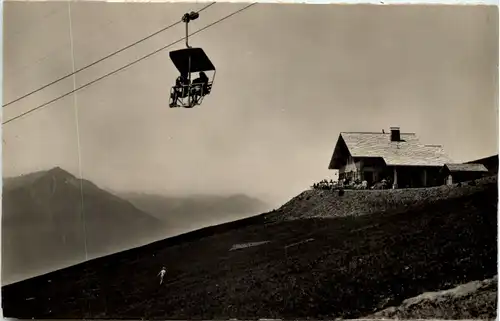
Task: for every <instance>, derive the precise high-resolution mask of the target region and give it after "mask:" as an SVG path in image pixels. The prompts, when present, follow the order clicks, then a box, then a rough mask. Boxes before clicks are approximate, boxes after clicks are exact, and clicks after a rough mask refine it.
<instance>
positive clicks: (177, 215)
mask: <svg viewBox="0 0 500 321" xmlns="http://www.w3.org/2000/svg"><path fill="white" fill-rule="evenodd" d="M118 195H119V196H120V197H122V198H123V199H126V200H128V201H130V202H131V203H132V204H134V205H135V206H136V207H137V208H139V209H141V210H142V211H144V212H146V213H149V214H151V215H153V216H155V217H156V218H159V219H161V220H163V221H165V222H166V224H168V226H169V230H170V231H171V233H172V234H175V232H185V231H188V230H193V229H198V228H202V227H205V226H209V225H215V224H220V223H224V222H228V221H234V220H237V219H241V218H244V217H248V216H251V215H256V214H259V213H262V212H265V211H267V210H269V209H270V206H269V205H268V204H267V203H265V202H263V201H261V200H260V199H258V198H254V197H250V196H248V195H245V194H233V195H187V196H163V195H154V194H145V193H119V194H118Z"/></svg>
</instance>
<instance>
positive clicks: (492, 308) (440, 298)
mask: <svg viewBox="0 0 500 321" xmlns="http://www.w3.org/2000/svg"><path fill="white" fill-rule="evenodd" d="M497 287H498V277H497V276H495V277H494V278H491V279H486V280H483V281H472V282H469V283H466V284H461V285H459V286H457V287H455V288H452V289H448V290H443V291H437V292H427V293H423V294H421V295H419V296H416V297H413V298H410V299H407V300H405V301H403V304H401V305H400V306H397V307H390V308H387V309H384V310H382V311H379V312H377V313H375V314H372V315H369V316H367V318H369V319H394V318H397V319H429V318H436V319H444V320H457V319H492V320H493V316H495V314H496V306H497V300H498V291H497Z"/></svg>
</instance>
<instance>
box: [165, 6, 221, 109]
mask: <svg viewBox="0 0 500 321" xmlns="http://www.w3.org/2000/svg"><path fill="white" fill-rule="evenodd" d="M199 16H200V14H199V13H198V12H194V11H192V12H190V13H186V14H184V15H183V16H182V21H183V22H184V23H185V24H186V48H185V49H179V50H175V51H171V52H170V54H169V55H170V59H171V60H172V62H173V64H174V65H175V67H176V68H177V70H178V71H179V73H180V75H179V76H178V77H177V79H176V81H175V85H174V86H173V87H172V88H171V90H170V104H169V106H170V108H175V107H184V108H193V107H195V106H198V105H200V104H201V103H202V101H203V98H204V97H205V96H207V95H209V94H210V93H211V91H212V86H213V82H214V79H215V73H216V70H215V66H214V65H213V64H212V62H211V61H210V59H209V58H208V56H207V55H206V54H205V52H204V51H203V49H202V48H193V47H191V46H190V45H189V22H191V21H192V20H196V19H198V17H199ZM207 72H213V75H212V77H211V79H210V78H209V77H208V76H207V74H206V73H207ZM193 73H199V77H198V78H196V79H194V80H193V81H192V82H191V78H192V74H193Z"/></svg>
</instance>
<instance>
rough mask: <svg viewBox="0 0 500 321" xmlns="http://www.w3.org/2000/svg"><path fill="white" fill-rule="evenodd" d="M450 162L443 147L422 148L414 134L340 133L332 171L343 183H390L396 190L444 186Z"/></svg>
mask: <svg viewBox="0 0 500 321" xmlns="http://www.w3.org/2000/svg"><path fill="white" fill-rule="evenodd" d="M450 162H451V161H450V159H449V158H448V156H447V155H446V154H445V152H444V150H443V148H442V146H441V145H424V144H421V143H420V141H419V139H418V137H417V136H416V135H415V134H414V133H401V132H400V129H399V127H391V132H390V133H384V132H383V131H382V132H381V133H380V132H379V133H375V132H341V133H340V135H339V138H338V140H337V143H336V145H335V150H334V152H333V155H332V158H331V161H330V165H329V167H328V168H329V169H337V170H338V171H339V180H340V179H352V180H357V179H359V180H360V181H363V180H366V181H367V182H368V184H369V185H373V184H374V183H377V182H380V181H381V180H382V179H386V180H389V181H390V182H391V183H392V185H393V188H398V187H399V188H405V187H425V186H437V185H442V183H443V181H442V176H440V170H441V169H442V167H443V166H444V164H446V163H450Z"/></svg>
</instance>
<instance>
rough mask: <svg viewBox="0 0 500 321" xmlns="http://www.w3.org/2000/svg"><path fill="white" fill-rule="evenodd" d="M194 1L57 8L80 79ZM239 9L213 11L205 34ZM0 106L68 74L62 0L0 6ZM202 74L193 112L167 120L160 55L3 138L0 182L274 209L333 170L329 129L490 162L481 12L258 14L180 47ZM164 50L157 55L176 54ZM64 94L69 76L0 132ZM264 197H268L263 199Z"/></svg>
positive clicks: (494, 142)
mask: <svg viewBox="0 0 500 321" xmlns="http://www.w3.org/2000/svg"><path fill="white" fill-rule="evenodd" d="M204 5H206V4H205V3H198V4H168V3H158V4H151V3H149V4H147V3H90V2H86V3H85V2H76V3H72V4H71V26H72V28H71V29H72V37H73V42H74V62H75V65H76V68H77V69H78V68H81V67H83V66H84V65H87V64H89V63H91V62H93V61H95V60H96V59H99V58H101V57H103V56H105V55H107V54H109V53H111V52H113V51H115V50H117V49H120V48H122V47H123V46H126V45H128V44H130V43H132V42H134V41H136V40H138V39H140V38H142V37H144V36H146V35H148V34H150V33H152V32H155V31H156V30H158V29H160V28H162V27H164V26H166V25H169V24H171V23H172V22H174V21H176V20H178V19H180V17H181V16H182V14H183V13H184V12H186V11H191V10H198V9H200V8H201V7H203V6H204ZM244 6H245V4H241V3H239V4H228V3H224V4H222V3H220V4H216V5H214V6H212V7H210V8H209V9H207V10H206V11H204V12H203V13H202V14H201V15H200V18H199V19H198V20H196V21H194V22H193V23H192V24H191V27H190V28H191V30H192V31H194V30H196V29H198V28H201V27H203V26H205V25H206V24H208V23H211V22H213V21H215V20H217V19H219V18H222V17H223V16H225V15H227V14H230V13H231V12H233V11H235V10H237V9H239V8H242V7H244ZM4 11H5V13H4V103H6V102H8V101H11V100H12V99H15V98H17V97H19V96H21V95H22V94H24V93H26V92H28V91H31V90H33V89H36V88H38V87H40V86H42V85H44V84H46V83H48V82H50V81H52V80H55V79H56V78H58V77H61V76H64V75H66V74H67V73H70V72H72V50H71V35H70V30H71V29H70V19H69V5H68V3H67V2H42V3H40V2H38V3H26V2H22V3H21V2H17V3H4ZM183 35H184V26H182V25H178V26H177V27H175V28H172V29H170V30H168V31H167V32H164V33H162V34H160V35H158V36H155V37H154V38H152V39H149V40H147V41H146V42H144V43H141V44H140V45H138V46H136V47H134V48H133V49H130V50H127V51H125V52H123V53H121V54H119V55H118V56H115V57H113V58H111V59H109V60H107V61H105V62H102V63H100V64H99V65H96V66H94V67H92V68H90V69H88V70H85V71H83V72H81V73H78V74H77V77H76V83H77V86H79V85H82V84H85V83H87V82H89V81H92V80H93V79H95V78H97V77H100V76H101V75H103V74H105V73H107V72H109V71H112V70H114V69H116V68H119V67H121V66H122V65H124V64H126V63H128V62H131V61H132V60H134V59H137V58H139V57H141V56H142V55H145V54H147V53H149V52H151V51H154V50H156V49H157V48H160V47H162V46H164V45H165V44H167V43H170V42H171V41H174V40H177V39H178V38H180V37H182V36H183ZM190 44H191V45H193V46H200V47H203V48H204V49H205V51H206V53H207V54H208V55H209V57H210V58H211V59H212V61H213V62H214V64H215V65H216V67H217V68H218V70H217V77H216V80H215V84H214V89H213V92H212V94H211V95H210V96H208V97H207V98H206V99H205V101H204V104H203V105H202V106H201V108H199V109H181V108H179V109H170V108H168V98H169V90H170V86H171V85H172V84H173V82H174V80H175V77H176V76H177V72H176V70H175V69H174V67H173V65H172V63H171V61H170V60H169V56H168V51H169V50H165V51H163V52H162V53H160V54H157V55H155V56H153V57H151V58H149V59H147V60H144V61H142V62H140V63H138V64H135V65H134V66H132V67H130V68H129V69H127V70H125V71H122V72H120V73H118V74H115V75H113V76H111V77H108V78H106V79H105V80H102V81H100V82H98V83H96V84H94V85H92V86H90V87H88V88H86V89H84V90H81V91H79V92H78V93H77V95H76V100H75V97H74V96H73V95H70V96H67V97H66V98H64V99H62V100H59V101H58V102H56V103H54V104H52V105H50V106H48V107H46V108H44V109H41V110H39V111H37V112H35V113H32V114H30V115H29V116H27V117H25V118H22V119H18V120H16V121H13V122H11V123H8V124H6V125H5V126H4V127H3V136H4V140H5V142H4V143H3V155H4V156H3V166H4V169H3V170H4V175H7V176H11V175H17V174H20V173H25V172H30V171H34V170H39V169H47V168H51V167H54V166H61V167H63V168H64V169H67V170H68V171H70V172H72V173H74V174H75V175H79V169H78V166H79V165H78V164H79V161H78V140H77V131H76V126H75V119H76V118H75V108H74V106H75V102H76V105H77V107H78V125H79V131H80V148H81V149H80V150H81V164H82V167H81V171H82V175H83V177H84V178H87V179H90V180H92V181H93V182H94V183H96V184H98V185H100V186H102V187H109V188H113V189H117V190H136V191H138V190H142V191H156V192H195V193H199V192H205V193H216V192H245V193H250V194H252V195H261V194H264V195H266V194H267V195H269V196H270V197H272V198H273V199H275V200H277V202H282V201H285V200H287V199H288V198H290V197H292V196H294V195H295V194H297V193H298V192H300V191H302V190H304V189H305V188H307V187H308V186H309V185H310V184H311V183H312V182H314V181H317V180H320V179H322V178H324V177H326V176H328V175H331V174H332V172H330V171H328V170H327V167H328V163H329V160H330V156H331V154H332V151H333V148H334V145H335V142H336V139H337V137H338V134H339V132H340V131H381V130H382V129H383V128H384V129H388V128H389V127H390V126H393V125H399V126H400V127H401V130H402V131H403V132H415V133H417V135H419V137H420V139H421V140H422V142H423V143H428V144H443V145H444V147H445V149H446V151H447V153H448V154H449V156H450V157H452V158H453V159H454V160H456V161H467V160H472V159H476V158H480V157H485V156H489V155H492V154H495V153H497V152H498V129H497V128H498V107H497V106H498V100H497V94H498V69H497V66H498V64H497V63H498V16H497V9H496V7H494V6H491V7H484V6H370V5H307V4H304V5H298V4H282V5H277V4H258V5H255V6H253V7H251V8H250V9H248V10H245V11H243V12H242V13H240V14H238V15H236V16H234V17H232V18H229V19H228V20H226V21H224V22H222V23H220V24H218V25H216V26H214V27H212V28H209V29H208V30H206V31H204V32H201V33H199V34H197V35H196V36H194V37H193V38H191V41H190ZM182 46H183V43H179V44H178V45H176V46H175V47H172V48H171V50H174V49H180V48H182ZM72 89H73V78H68V79H66V80H65V81H62V82H60V83H59V84H56V85H54V86H52V87H50V88H48V89H45V90H44V91H43V92H40V93H38V94H35V95H33V96H31V97H29V98H26V99H24V100H23V101H21V102H18V103H15V104H13V105H10V106H8V107H6V108H5V109H4V120H7V119H9V118H11V117H13V116H15V115H17V114H19V113H21V112H23V111H25V110H27V109H29V108H33V107H36V106H37V105H39V104H42V103H44V102H46V101H49V100H51V99H53V98H55V97H57V96H58V95H61V94H64V93H66V92H68V91H70V90H72ZM278 200H279V201H278Z"/></svg>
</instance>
